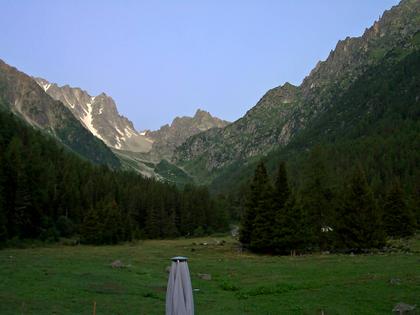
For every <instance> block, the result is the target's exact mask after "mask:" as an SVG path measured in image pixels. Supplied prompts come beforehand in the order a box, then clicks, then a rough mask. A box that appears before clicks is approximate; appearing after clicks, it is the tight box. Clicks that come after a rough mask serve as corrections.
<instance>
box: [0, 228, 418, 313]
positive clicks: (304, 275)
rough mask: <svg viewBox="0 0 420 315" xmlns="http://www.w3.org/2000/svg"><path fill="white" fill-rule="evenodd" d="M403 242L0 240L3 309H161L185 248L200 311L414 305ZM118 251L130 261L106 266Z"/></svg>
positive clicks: (363, 309)
mask: <svg viewBox="0 0 420 315" xmlns="http://www.w3.org/2000/svg"><path fill="white" fill-rule="evenodd" d="M221 240H225V241H226V243H225V244H224V245H220V244H217V242H216V241H221ZM202 243H207V245H202ZM409 247H410V249H411V251H410V252H408V253H404V252H395V253H389V254H374V255H355V256H350V255H335V254H325V255H322V254H315V255H308V256H298V257H272V256H259V255H254V254H250V253H242V252H240V251H239V250H238V247H237V243H236V241H235V240H233V239H232V238H229V237H223V238H220V237H219V238H218V237H206V238H200V239H180V240H158V241H152V240H151V241H142V242H137V243H132V244H124V245H118V246H64V245H52V246H47V247H36V248H26V249H3V250H0V314H4V315H6V314H13V315H15V314H92V308H93V307H92V305H93V301H96V304H97V314H98V315H102V314H124V315H126V314H147V315H151V314H164V307H165V292H166V282H167V277H168V274H167V272H166V270H165V269H166V267H167V266H169V265H170V258H171V257H172V256H175V255H185V256H188V257H189V268H190V272H191V276H192V283H193V288H195V289H198V290H196V291H195V292H194V300H195V309H196V314H198V315H204V314H321V313H322V312H323V313H324V314H391V310H392V308H393V306H394V305H395V304H396V303H398V302H405V303H408V304H417V305H418V306H419V307H420V238H419V237H418V236H417V238H416V239H413V240H411V241H410V243H409ZM117 259H119V260H121V261H122V262H123V263H124V264H125V265H126V267H125V268H121V269H113V268H111V266H110V264H111V262H112V261H114V260H117ZM199 273H206V274H211V277H212V279H211V280H202V279H200V278H199V277H198V274H199Z"/></svg>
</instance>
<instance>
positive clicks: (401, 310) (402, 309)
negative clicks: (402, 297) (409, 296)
mask: <svg viewBox="0 0 420 315" xmlns="http://www.w3.org/2000/svg"><path fill="white" fill-rule="evenodd" d="M415 308H416V306H415V305H409V304H405V303H398V304H397V305H395V306H394V308H393V309H392V311H393V312H397V313H398V314H405V313H407V312H410V311H413V310H414V309H415Z"/></svg>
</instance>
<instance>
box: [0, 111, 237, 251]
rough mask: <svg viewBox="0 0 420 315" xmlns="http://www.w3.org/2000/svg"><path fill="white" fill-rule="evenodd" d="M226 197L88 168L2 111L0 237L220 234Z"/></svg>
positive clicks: (98, 240)
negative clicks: (214, 232) (216, 232)
mask: <svg viewBox="0 0 420 315" xmlns="http://www.w3.org/2000/svg"><path fill="white" fill-rule="evenodd" d="M228 223H229V218H228V215H227V212H226V207H225V202H224V201H223V200H222V199H218V198H214V197H212V196H210V194H209V192H208V191H207V188H206V187H196V186H193V185H187V186H185V187H183V188H177V187H175V186H174V185H170V184H167V183H163V182H159V181H156V180H154V179H150V178H144V177H142V176H140V175H138V174H134V173H128V172H122V171H112V170H110V169H108V167H106V166H98V165H93V164H91V163H90V162H88V161H86V160H83V159H82V158H81V157H79V156H76V155H75V154H74V153H73V152H70V150H68V149H66V148H65V147H64V146H63V145H61V144H58V143H57V142H56V140H55V139H54V138H53V137H51V136H49V135H46V134H45V133H42V132H40V131H36V130H34V129H33V128H31V127H29V126H27V125H26V124H25V123H23V122H22V121H21V120H20V119H18V118H16V117H15V116H14V115H13V114H10V113H6V112H3V111H0V242H3V243H4V242H6V241H7V240H11V239H42V240H57V239H58V237H60V236H61V237H73V236H80V240H81V241H82V242H84V243H93V244H104V243H108V244H110V243H117V242H120V241H126V240H131V239H133V238H167V237H177V236H190V235H202V234H205V233H211V232H213V231H225V230H227V228H228Z"/></svg>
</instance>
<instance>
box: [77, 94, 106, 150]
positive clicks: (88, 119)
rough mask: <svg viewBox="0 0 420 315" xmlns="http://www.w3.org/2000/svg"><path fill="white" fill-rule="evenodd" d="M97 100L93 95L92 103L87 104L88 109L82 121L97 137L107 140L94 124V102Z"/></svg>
mask: <svg viewBox="0 0 420 315" xmlns="http://www.w3.org/2000/svg"><path fill="white" fill-rule="evenodd" d="M94 100H95V98H94V97H92V100H91V102H90V103H87V104H86V107H87V110H86V109H85V113H86V115H85V116H84V117H83V118H82V122H83V124H84V125H85V127H86V128H87V129H88V130H89V131H90V132H91V133H92V134H93V135H94V136H95V137H97V138H99V139H101V140H102V141H104V142H106V141H105V140H104V139H103V138H102V137H101V135H100V134H99V133H98V131H97V130H96V128H95V127H93V124H92V120H93V117H92V102H93V101H94Z"/></svg>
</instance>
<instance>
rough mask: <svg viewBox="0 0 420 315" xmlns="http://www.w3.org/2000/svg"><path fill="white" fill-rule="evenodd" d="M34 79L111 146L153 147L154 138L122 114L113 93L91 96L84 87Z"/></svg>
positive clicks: (88, 128)
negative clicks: (136, 127) (60, 84)
mask: <svg viewBox="0 0 420 315" xmlns="http://www.w3.org/2000/svg"><path fill="white" fill-rule="evenodd" d="M34 79H35V81H36V82H37V83H38V84H39V85H40V86H41V87H42V88H43V89H44V91H45V92H46V93H47V94H48V95H50V96H51V97H52V98H53V99H55V100H58V101H61V102H62V103H63V104H64V105H65V106H66V107H67V108H68V109H69V110H70V111H71V112H72V113H73V115H74V116H75V117H76V118H77V119H78V120H79V121H80V123H81V124H82V125H83V126H84V127H85V128H86V129H87V130H89V131H90V132H91V133H92V134H93V135H94V136H95V137H97V138H99V139H101V140H102V141H104V142H105V144H106V145H108V146H109V147H111V148H114V149H118V150H127V151H132V152H148V151H149V150H150V148H151V146H152V143H153V141H152V140H151V139H149V138H148V137H146V136H144V134H142V133H140V132H138V131H137V130H136V129H135V128H134V125H133V123H132V122H131V121H130V120H128V119H127V118H126V117H124V116H122V115H120V114H119V113H118V109H117V105H116V104H115V102H114V100H113V99H112V98H111V97H110V96H108V95H106V94H105V93H101V94H99V95H97V96H91V95H89V94H88V93H87V92H86V91H84V90H82V89H80V88H74V87H70V86H69V85H64V86H58V85H57V84H55V83H51V82H48V81H47V80H45V79H42V78H34Z"/></svg>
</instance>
